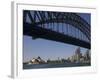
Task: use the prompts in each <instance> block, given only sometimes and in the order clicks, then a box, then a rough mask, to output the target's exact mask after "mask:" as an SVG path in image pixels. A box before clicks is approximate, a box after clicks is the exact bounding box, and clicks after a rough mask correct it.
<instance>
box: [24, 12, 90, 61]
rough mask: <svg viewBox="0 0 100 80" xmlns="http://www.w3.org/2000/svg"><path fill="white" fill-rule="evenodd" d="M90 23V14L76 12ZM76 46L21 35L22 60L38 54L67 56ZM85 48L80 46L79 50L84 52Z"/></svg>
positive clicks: (55, 56) (47, 57)
mask: <svg viewBox="0 0 100 80" xmlns="http://www.w3.org/2000/svg"><path fill="white" fill-rule="evenodd" d="M78 15H80V16H81V17H82V18H84V19H85V20H86V21H87V22H88V23H89V24H90V22H91V21H90V20H91V19H90V17H91V16H90V14H86V13H85V14H84V13H78ZM76 48H78V46H74V45H70V44H65V43H61V42H56V41H51V40H46V39H41V38H38V39H34V40H33V39H32V38H31V37H29V36H24V37H23V61H24V62H25V61H29V60H31V59H32V58H37V57H38V56H40V57H41V58H42V59H44V60H47V59H57V58H58V57H59V58H67V57H69V56H71V55H73V54H74V53H75V50H76ZM86 50H87V49H85V48H81V52H82V53H85V52H86Z"/></svg>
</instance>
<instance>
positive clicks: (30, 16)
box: [23, 10, 91, 49]
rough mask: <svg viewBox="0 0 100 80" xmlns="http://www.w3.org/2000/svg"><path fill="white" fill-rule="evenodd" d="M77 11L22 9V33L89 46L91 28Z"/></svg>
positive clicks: (34, 37) (33, 36)
mask: <svg viewBox="0 0 100 80" xmlns="http://www.w3.org/2000/svg"><path fill="white" fill-rule="evenodd" d="M90 28H91V27H90V24H88V23H87V22H86V21H85V20H84V19H83V18H82V17H80V16H79V15H78V14H77V13H68V12H50V11H31V10H24V11H23V34H24V35H27V36H31V37H32V38H33V39H36V38H44V39H48V40H53V41H57V42H63V43H68V44H72V45H77V46H81V47H84V48H88V49H90V48H91V29H90Z"/></svg>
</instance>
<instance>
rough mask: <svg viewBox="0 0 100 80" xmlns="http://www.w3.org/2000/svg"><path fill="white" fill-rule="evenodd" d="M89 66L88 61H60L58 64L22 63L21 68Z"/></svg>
mask: <svg viewBox="0 0 100 80" xmlns="http://www.w3.org/2000/svg"><path fill="white" fill-rule="evenodd" d="M81 66H91V64H89V63H60V64H23V69H41V68H61V67H81Z"/></svg>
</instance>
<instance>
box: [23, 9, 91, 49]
mask: <svg viewBox="0 0 100 80" xmlns="http://www.w3.org/2000/svg"><path fill="white" fill-rule="evenodd" d="M26 15H28V16H29V18H30V21H31V24H32V25H35V26H39V25H43V24H49V23H65V24H70V25H72V26H73V27H75V28H77V29H78V30H80V31H81V32H82V33H83V34H84V35H85V36H86V37H87V38H88V40H89V46H90V42H91V30H90V28H91V26H90V24H88V23H87V22H86V21H85V20H84V19H83V18H81V17H80V16H79V15H77V14H76V13H66V12H49V11H33V12H31V11H26V10H25V11H24V16H23V20H24V24H26V23H27V21H26ZM89 48H90V47H89Z"/></svg>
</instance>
